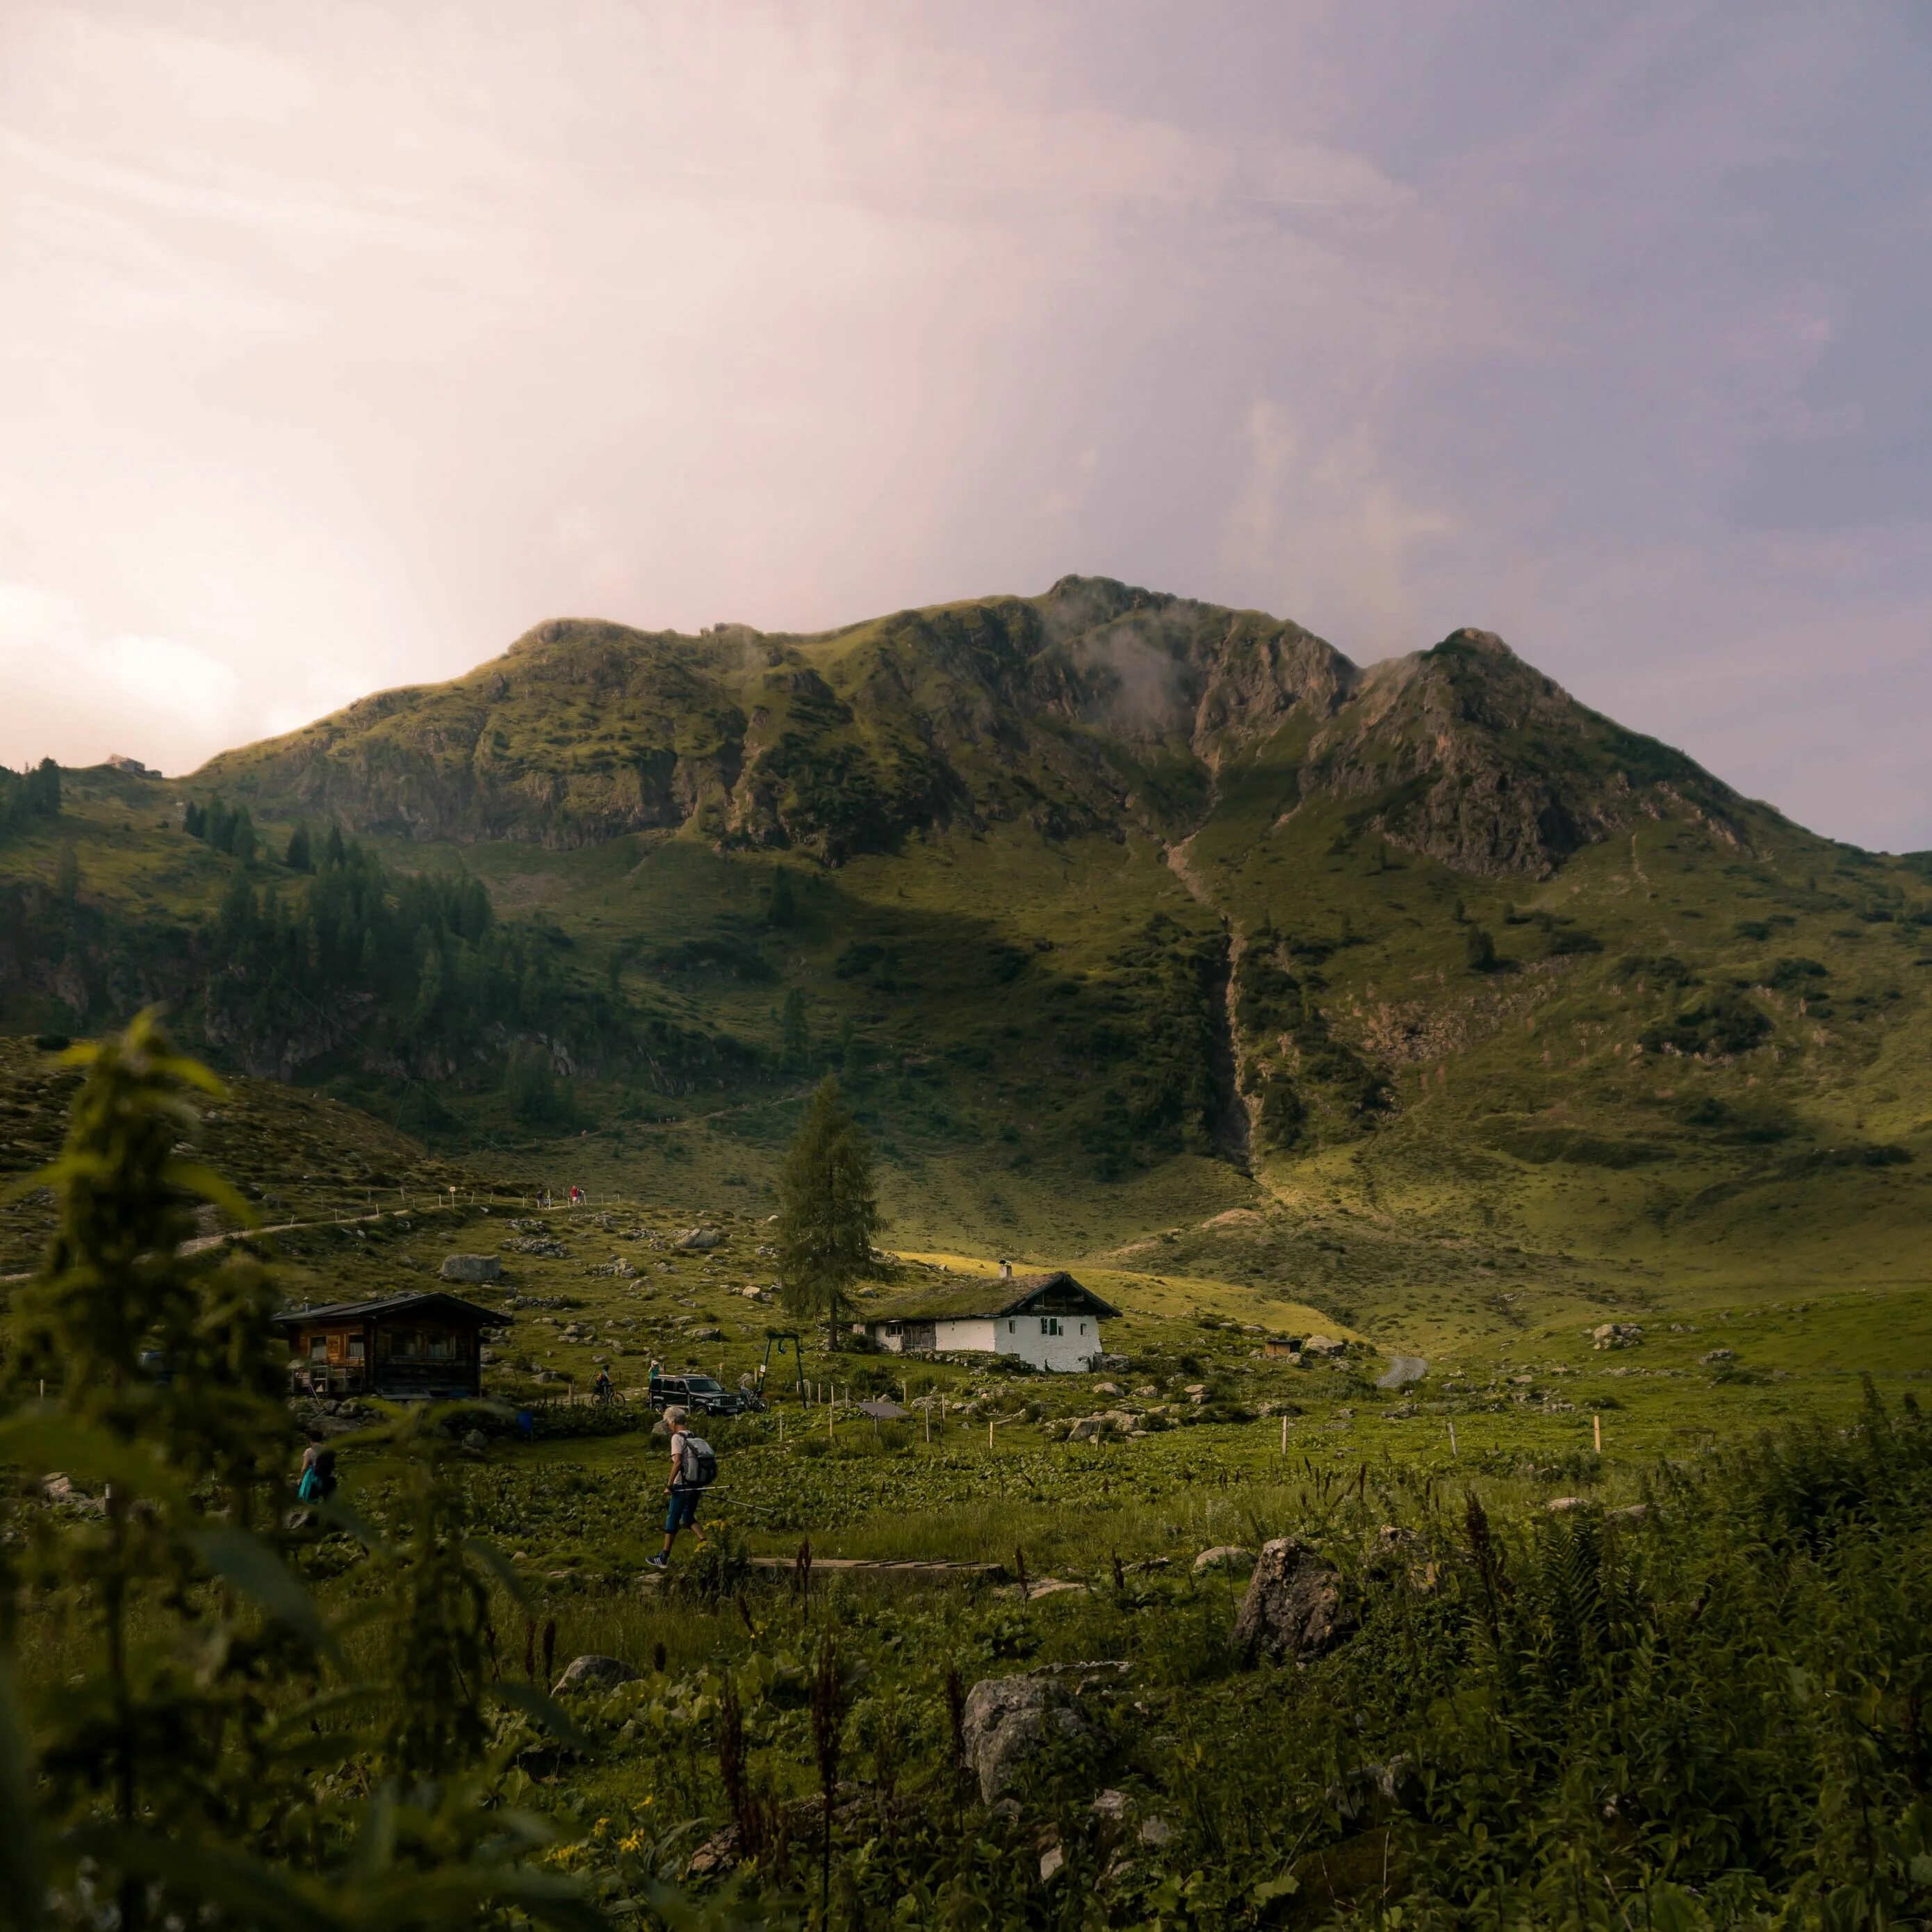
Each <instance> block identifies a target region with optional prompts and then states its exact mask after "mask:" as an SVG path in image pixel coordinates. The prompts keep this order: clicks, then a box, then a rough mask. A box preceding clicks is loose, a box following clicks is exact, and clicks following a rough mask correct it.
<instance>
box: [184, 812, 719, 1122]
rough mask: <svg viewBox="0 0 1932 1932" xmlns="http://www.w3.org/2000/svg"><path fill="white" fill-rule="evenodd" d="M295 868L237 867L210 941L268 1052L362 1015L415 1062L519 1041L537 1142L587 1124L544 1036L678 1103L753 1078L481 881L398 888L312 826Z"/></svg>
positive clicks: (234, 1017)
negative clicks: (704, 1087)
mask: <svg viewBox="0 0 1932 1932" xmlns="http://www.w3.org/2000/svg"><path fill="white" fill-rule="evenodd" d="M208 823H209V825H210V826H211V828H213V827H214V826H216V825H217V823H219V821H217V820H216V819H215V817H214V805H212V804H211V805H209V807H208ZM245 829H247V828H245ZM210 835H211V833H210ZM287 863H288V865H289V866H290V868H291V870H292V871H293V873H294V874H295V876H294V877H282V876H280V875H271V876H269V877H266V878H263V877H261V875H260V872H259V871H251V870H250V869H249V868H247V867H246V866H238V867H237V868H236V871H235V873H234V875H233V877H232V878H231V879H230V880H229V884H228V889H227V891H226V894H225V895H223V899H222V901H221V905H220V910H219V912H218V913H217V916H216V918H215V921H214V929H213V931H212V932H211V934H210V935H208V941H209V943H210V947H211V953H212V959H211V964H212V965H213V966H214V968H215V970H216V971H217V974H219V975H220V978H219V980H217V983H216V985H215V987H214V990H213V995H212V998H213V1004H215V1005H216V1006H217V1007H219V1008H220V1009H221V1010H223V1013H224V1017H226V1019H228V1020H229V1021H230V1022H232V1023H238V1024H239V1026H240V1028H242V1030H243V1031H246V1032H248V1034H251V1035H253V1036H254V1037H257V1038H263V1037H282V1036H284V1035H285V1034H289V1033H290V1032H293V1033H294V1034H296V1035H298V1036H299V1035H300V1034H302V1033H303V1032H305V1031H308V1030H310V1022H311V1020H312V1019H316V1018H318V1017H321V1016H327V1018H328V1019H329V1020H330V1021H331V1022H334V1021H337V1020H339V1019H341V1018H342V1017H343V1016H344V1008H345V1003H351V1002H353V1003H355V1007H359V1008H360V1009H361V1010H362V1013H364V1014H365V1015H366V1018H365V1019H362V1021H361V1022H360V1023H359V1024H358V1025H357V1028H356V1031H357V1033H358V1034H359V1037H361V1038H362V1040H363V1041H364V1043H365V1044H366V1045H380V1046H383V1047H386V1048H388V1049H392V1050H394V1051H395V1052H396V1053H398V1055H401V1057H402V1058H404V1059H405V1060H409V1059H410V1058H414V1057H416V1056H419V1055H422V1054H424V1053H425V1052H431V1051H432V1050H434V1049H444V1050H445V1051H446V1052H449V1054H450V1055H452V1057H455V1056H457V1055H461V1056H462V1057H463V1058H472V1057H474V1056H475V1054H476V1052H477V1049H478V1048H479V1047H482V1048H484V1049H490V1048H492V1047H493V1044H494V1043H495V1042H496V1041H498V1040H505V1039H508V1040H511V1041H513V1042H514V1041H515V1040H516V1037H517V1036H518V1035H521V1036H523V1040H521V1042H520V1043H515V1044H512V1045H511V1046H509V1047H508V1051H507V1052H506V1053H505V1055H504V1056H503V1060H502V1080H503V1085H504V1089H505V1093H506V1094H507V1095H508V1099H509V1101H510V1106H511V1114H512V1115H513V1117H514V1118H515V1119H516V1120H517V1121H519V1122H520V1123H521V1124H525V1125H530V1126H538V1125H544V1124H550V1125H554V1126H570V1125H572V1124H575V1123H576V1121H577V1118H578V1114H577V1104H576V1100H575V1097H574V1093H573V1091H572V1089H571V1086H570V1085H569V1084H568V1082H561V1081H559V1080H557V1079H555V1078H554V1077H553V1073H552V1071H551V1068H550V1052H549V1049H547V1047H545V1046H541V1045H539V1044H538V1043H536V1042H535V1041H534V1040H531V1039H530V1038H529V1036H530V1035H532V1034H538V1035H541V1036H542V1037H544V1038H545V1039H547V1040H559V1039H565V1038H567V1039H568V1040H572V1041H574V1042H577V1043H579V1046H580V1049H581V1047H582V1046H583V1045H585V1044H587V1043H592V1042H594V1043H595V1046H596V1049H597V1052H598V1057H599V1058H601V1059H602V1060H604V1061H608V1062H612V1063H616V1064H628V1065H630V1066H631V1067H640V1068H641V1069H642V1070H643V1071H644V1072H645V1073H646V1075H647V1077H648V1078H649V1079H650V1081H651V1082H652V1085H655V1086H658V1087H659V1088H662V1089H664V1091H677V1090H678V1089H679V1088H683V1087H688V1086H689V1085H695V1084H697V1083H699V1082H704V1081H709V1080H714V1079H718V1077H720V1076H721V1075H724V1074H727V1073H728V1074H730V1075H733V1076H740V1077H742V1076H743V1075H745V1073H748V1072H750V1071H751V1066H752V1055H751V1053H750V1052H748V1050H747V1049H745V1048H744V1047H743V1046H741V1045H740V1044H739V1043H738V1042H736V1041H735V1040H731V1039H730V1038H728V1037H712V1036H711V1035H709V1034H701V1033H698V1032H696V1031H692V1030H689V1029H687V1028H682V1027H680V1026H679V1025H676V1023H675V1022H671V1021H669V1020H666V1019H663V1018H662V1017H661V1016H654V1015H648V1014H643V1013H638V1012H637V1011H636V1010H634V1008H633V1007H631V1005H630V1004H628V1001H626V1000H625V997H624V995H623V991H622V983H621V977H619V976H610V977H608V978H606V979H603V980H593V979H592V978H591V977H589V976H588V975H586V974H583V973H580V972H577V971H573V970H572V966H571V951H572V947H571V941H570V940H569V938H568V936H567V935H565V934H564V933H562V932H560V931H559V930H557V929H556V928H554V927H553V926H548V925H547V924H545V923H544V922H541V921H537V922H528V923H524V922H517V923H515V924H508V923H502V922H499V921H498V919H497V918H496V910H495V907H493V904H491V902H490V893H489V889H488V888H487V886H485V885H484V883H483V882H482V880H480V879H477V878H472V877H470V876H469V874H466V873H462V874H458V875H457V876H456V877H453V878H452V877H437V876H436V875H434V874H422V873H398V872H392V871H390V870H389V868H388V867H386V865H383V862H382V861H381V859H380V858H379V857H377V855H376V854H375V853H373V852H371V851H370V850H368V848H367V847H365V846H363V845H362V844H360V843H359V841H356V840H355V839H353V838H344V835H343V834H342V831H341V827H340V826H334V825H332V826H330V827H329V830H328V832H326V834H325V835H323V836H322V837H321V838H319V839H316V840H313V841H312V840H311V837H310V835H309V832H308V829H307V828H306V827H305V826H297V827H296V829H295V831H294V832H293V834H292V835H291V836H290V841H289V848H288V858H287ZM292 996H293V997H292ZM352 1013H353V1008H352ZM494 1057H495V1056H494V1054H493V1052H488V1051H486V1052H484V1055H483V1058H486V1059H489V1058H494Z"/></svg>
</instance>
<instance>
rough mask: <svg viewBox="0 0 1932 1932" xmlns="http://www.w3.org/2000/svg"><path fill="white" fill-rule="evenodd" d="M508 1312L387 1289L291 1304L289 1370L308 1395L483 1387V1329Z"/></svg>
mask: <svg viewBox="0 0 1932 1932" xmlns="http://www.w3.org/2000/svg"><path fill="white" fill-rule="evenodd" d="M509 1320H510V1318H509V1316H507V1315H500V1314H498V1313H496V1312H494V1311H493V1310H490V1309H487V1308H478V1307H477V1306H476V1304H475V1303H474V1302H471V1301H463V1299H462V1298H461V1297H460V1295H443V1294H436V1293H432V1294H428V1295H391V1296H389V1298H386V1300H383V1301H335V1302H330V1303H329V1304H326V1306H324V1307H320V1308H291V1309H289V1310H286V1311H284V1313H281V1314H280V1315H278V1316H276V1317H275V1326H276V1327H277V1328H279V1329H280V1330H281V1331H282V1333H283V1334H284V1335H286V1336H287V1337H288V1343H289V1378H290V1382H291V1383H292V1385H293V1387H294V1388H296V1390H297V1391H299V1392H300V1393H302V1394H308V1395H320V1396H347V1395H371V1396H383V1397H388V1398H389V1399H391V1400H397V1399H402V1400H409V1399H411V1398H416V1399H420V1400H431V1399H437V1400H451V1399H454V1398H455V1397H463V1396H479V1395H481V1394H482V1393H483V1331H484V1329H485V1328H502V1327H505V1326H507V1325H508V1322H509Z"/></svg>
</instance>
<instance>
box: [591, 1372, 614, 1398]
mask: <svg viewBox="0 0 1932 1932" xmlns="http://www.w3.org/2000/svg"><path fill="white" fill-rule="evenodd" d="M590 1393H591V1394H592V1397H595V1400H598V1402H608V1401H609V1400H610V1370H608V1369H599V1370H598V1371H597V1379H596V1380H595V1382H592V1384H591V1385H590Z"/></svg>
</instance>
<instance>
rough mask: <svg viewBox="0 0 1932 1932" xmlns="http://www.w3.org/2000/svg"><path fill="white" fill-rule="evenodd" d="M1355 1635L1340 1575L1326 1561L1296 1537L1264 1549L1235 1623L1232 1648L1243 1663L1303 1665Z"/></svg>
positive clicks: (1317, 1551)
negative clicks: (1263, 1658)
mask: <svg viewBox="0 0 1932 1932" xmlns="http://www.w3.org/2000/svg"><path fill="white" fill-rule="evenodd" d="M1354 1630H1355V1619H1354V1617H1353V1616H1352V1615H1351V1614H1350V1613H1349V1607H1348V1605H1347V1603H1346V1600H1345V1598H1343V1592H1342V1575H1341V1572H1340V1571H1338V1570H1337V1568H1335V1566H1334V1564H1332V1563H1331V1562H1329V1561H1328V1558H1327V1557H1325V1556H1323V1555H1322V1553H1320V1552H1319V1550H1315V1549H1313V1547H1310V1545H1309V1544H1305V1543H1304V1542H1302V1541H1300V1540H1299V1539H1298V1538H1295V1537H1292V1536H1277V1537H1276V1538H1274V1540H1273V1541H1271V1542H1268V1543H1265V1544H1262V1552H1261V1555H1260V1556H1259V1559H1257V1560H1256V1564H1255V1574H1254V1575H1253V1577H1251V1578H1250V1580H1249V1582H1248V1593H1247V1595H1246V1596H1245V1597H1244V1598H1242V1599H1241V1610H1240V1613H1239V1614H1238V1615H1237V1616H1236V1617H1235V1631H1234V1637H1233V1643H1234V1648H1235V1652H1237V1654H1238V1655H1239V1656H1240V1657H1241V1659H1242V1660H1243V1661H1244V1662H1247V1661H1252V1660H1253V1658H1254V1657H1255V1656H1256V1655H1257V1654H1258V1653H1259V1655H1264V1656H1267V1657H1269V1658H1272V1659H1273V1660H1274V1661H1275V1662H1276V1663H1277V1664H1294V1663H1301V1662H1304V1661H1307V1659H1309V1658H1316V1657H1321V1656H1322V1655H1325V1654H1326V1653H1327V1652H1329V1651H1331V1650H1333V1649H1334V1648H1335V1646H1337V1644H1339V1643H1341V1642H1342V1641H1343V1639H1344V1638H1346V1637H1349V1636H1350V1635H1352V1634H1353V1632H1354Z"/></svg>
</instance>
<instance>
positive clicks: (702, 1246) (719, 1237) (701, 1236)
mask: <svg viewBox="0 0 1932 1932" xmlns="http://www.w3.org/2000/svg"><path fill="white" fill-rule="evenodd" d="M672 1245H673V1247H680V1248H689V1249H692V1250H696V1251H697V1252H699V1253H704V1252H706V1251H708V1250H710V1249H712V1248H721V1247H723V1246H724V1231H723V1230H722V1229H718V1228H687V1229H685V1231H684V1232H683V1233H682V1234H681V1235H679V1236H678V1238H677V1239H676V1241H675V1242H674V1243H673V1244H672Z"/></svg>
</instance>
